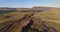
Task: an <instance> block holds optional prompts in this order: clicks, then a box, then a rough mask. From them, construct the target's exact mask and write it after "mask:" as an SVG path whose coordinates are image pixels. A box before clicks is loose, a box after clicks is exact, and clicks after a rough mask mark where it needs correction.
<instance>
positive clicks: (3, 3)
mask: <svg viewBox="0 0 60 32" xmlns="http://www.w3.org/2000/svg"><path fill="white" fill-rule="evenodd" d="M32 6H48V7H60V0H0V7H32Z"/></svg>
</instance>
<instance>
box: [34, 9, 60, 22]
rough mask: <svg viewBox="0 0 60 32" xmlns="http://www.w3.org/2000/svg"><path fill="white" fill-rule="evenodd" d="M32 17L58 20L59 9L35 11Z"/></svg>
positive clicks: (59, 16)
mask: <svg viewBox="0 0 60 32" xmlns="http://www.w3.org/2000/svg"><path fill="white" fill-rule="evenodd" d="M34 17H38V18H43V19H47V20H58V21H60V9H52V10H51V11H46V12H36V14H35V15H34Z"/></svg>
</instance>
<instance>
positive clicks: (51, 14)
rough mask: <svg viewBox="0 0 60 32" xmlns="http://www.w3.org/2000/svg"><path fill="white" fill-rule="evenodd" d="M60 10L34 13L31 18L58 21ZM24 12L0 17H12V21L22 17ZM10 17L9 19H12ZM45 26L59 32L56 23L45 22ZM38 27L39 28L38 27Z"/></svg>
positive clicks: (58, 25)
mask: <svg viewBox="0 0 60 32" xmlns="http://www.w3.org/2000/svg"><path fill="white" fill-rule="evenodd" d="M59 13H60V9H52V10H51V11H47V12H36V13H35V15H34V16H33V17H38V18H44V19H46V20H57V21H60V14H59ZM24 14H27V13H24V12H14V13H9V14H3V15H2V14H0V17H5V16H7V15H8V16H12V17H14V16H15V17H14V18H13V19H15V18H16V19H19V17H22V16H24ZM12 17H11V18H10V19H12ZM3 22H4V21H0V23H3ZM46 24H47V25H49V26H52V27H55V28H56V29H57V30H58V32H60V31H59V30H60V24H58V23H54V22H46ZM38 27H40V26H39V25H38Z"/></svg>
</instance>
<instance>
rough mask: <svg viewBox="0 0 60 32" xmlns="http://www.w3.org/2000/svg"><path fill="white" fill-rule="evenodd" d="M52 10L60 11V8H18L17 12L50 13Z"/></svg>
mask: <svg viewBox="0 0 60 32" xmlns="http://www.w3.org/2000/svg"><path fill="white" fill-rule="evenodd" d="M51 9H60V8H54V7H39V6H35V7H32V8H16V10H17V11H38V12H41V11H50V10H51Z"/></svg>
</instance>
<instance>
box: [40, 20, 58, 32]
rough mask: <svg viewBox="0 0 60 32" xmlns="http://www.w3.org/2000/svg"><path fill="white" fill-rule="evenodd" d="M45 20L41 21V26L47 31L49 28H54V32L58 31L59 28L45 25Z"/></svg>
mask: <svg viewBox="0 0 60 32" xmlns="http://www.w3.org/2000/svg"><path fill="white" fill-rule="evenodd" d="M44 22H45V21H41V26H42V27H43V29H44V30H45V31H47V32H48V31H49V29H52V32H57V30H56V29H55V28H53V27H49V26H48V25H45V23H44Z"/></svg>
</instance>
